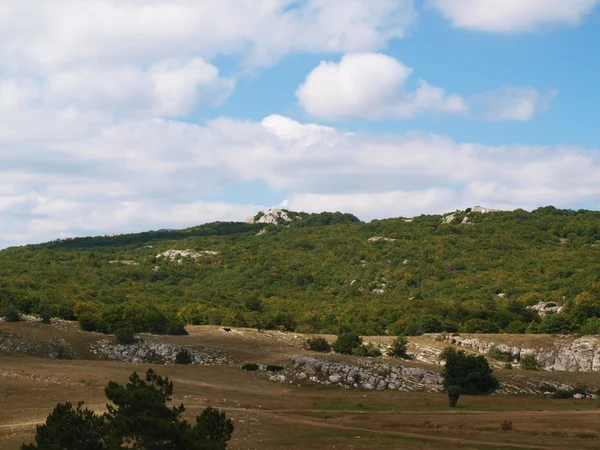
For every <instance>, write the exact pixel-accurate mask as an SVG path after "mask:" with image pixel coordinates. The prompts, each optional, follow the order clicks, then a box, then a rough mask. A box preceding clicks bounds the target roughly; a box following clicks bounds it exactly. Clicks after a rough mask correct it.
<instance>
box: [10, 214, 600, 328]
mask: <svg viewBox="0 0 600 450" xmlns="http://www.w3.org/2000/svg"><path fill="white" fill-rule="evenodd" d="M285 213H286V215H285V216H278V217H277V218H276V219H277V220H272V221H271V222H274V223H268V222H269V221H265V220H266V219H265V217H263V215H257V216H256V217H255V218H253V219H252V220H250V221H249V222H251V223H223V222H218V223H212V224H207V225H204V226H199V227H194V228H189V229H186V230H177V231H174V230H161V231H155V232H145V233H139V234H130V235H121V236H114V237H95V238H79V239H72V240H62V241H54V242H50V243H46V244H41V245H29V246H24V247H18V248H10V249H7V250H3V251H1V252H0V308H1V309H0V313H1V314H3V315H5V316H7V315H8V316H14V312H15V310H19V311H21V312H26V313H35V314H42V315H48V314H52V315H58V316H59V317H63V318H69V319H73V318H77V319H78V320H79V321H80V322H81V324H82V327H84V328H85V329H89V330H98V331H103V332H110V331H114V330H115V329H117V328H122V327H133V328H135V329H136V330H138V331H151V332H159V333H160V332H170V333H177V332H181V330H182V325H183V324H184V323H193V324H204V323H210V324H222V325H231V326H244V325H247V326H260V327H267V328H273V327H277V328H285V329H297V330H299V331H304V332H337V331H338V329H339V328H340V326H348V327H351V328H354V329H355V330H357V331H359V332H361V333H374V334H377V333H384V332H386V330H387V331H388V332H390V331H391V332H393V333H407V334H418V333H422V332H435V331H447V332H455V331H464V332H478V331H480V332H502V331H505V332H525V331H527V332H550V333H557V332H584V333H598V332H599V331H600V320H598V317H599V316H600V242H599V240H600V213H599V212H596V211H571V210H558V209H555V208H553V207H546V208H540V209H537V210H535V211H533V212H526V211H523V210H517V211H513V212H488V213H480V212H475V211H471V210H467V211H459V212H456V213H454V214H453V216H451V217H447V216H439V215H428V216H420V217H416V218H414V219H412V220H410V219H403V218H398V219H387V220H378V221H373V222H370V223H363V222H360V221H359V220H358V219H357V218H356V217H354V216H352V215H349V214H340V213H323V214H312V215H310V214H302V213H290V212H285ZM282 217H283V218H282ZM465 217H466V218H467V219H465ZM280 219H281V220H280ZM159 255H160V256H159ZM541 301H543V302H546V303H554V304H556V305H557V306H564V307H565V308H564V310H563V311H562V312H561V313H559V314H554V315H549V316H548V317H547V318H545V319H543V320H542V319H541V318H540V317H539V315H538V314H537V313H535V312H534V311H532V310H531V309H528V308H527V307H528V306H531V305H535V304H538V303H539V302H541ZM548 306H549V307H551V306H554V305H551V304H549V305H548ZM11 313H13V314H11Z"/></svg>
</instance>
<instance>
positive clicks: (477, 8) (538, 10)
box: [426, 0, 600, 33]
mask: <svg viewBox="0 0 600 450" xmlns="http://www.w3.org/2000/svg"><path fill="white" fill-rule="evenodd" d="M599 3H600V1H599V0H427V2H426V5H429V6H430V7H432V8H435V9H437V10H438V11H439V12H440V13H441V14H442V15H443V16H444V17H446V18H447V19H449V20H450V21H451V22H452V25H453V26H455V27H457V28H466V29H469V30H476V31H486V32H493V33H520V32H530V31H534V30H536V29H538V28H540V27H545V26H558V25H561V26H575V25H578V24H579V23H580V22H581V21H582V20H583V19H584V18H585V16H586V15H587V14H589V13H590V12H591V11H592V10H593V9H594V8H595V7H596V5H598V4H599Z"/></svg>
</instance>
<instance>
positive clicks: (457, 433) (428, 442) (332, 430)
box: [0, 323, 600, 450]
mask: <svg viewBox="0 0 600 450" xmlns="http://www.w3.org/2000/svg"><path fill="white" fill-rule="evenodd" d="M188 331H189V333H190V335H189V336H179V337H164V338H161V339H162V340H164V341H165V342H172V343H177V344H184V345H186V346H202V347H210V348H215V349H219V350H222V351H225V352H227V353H228V354H230V355H231V356H232V358H233V359H234V360H235V361H236V362H235V363H233V364H228V365H213V366H174V365H167V366H154V369H155V370H156V371H157V372H158V373H159V374H161V375H167V376H169V378H171V379H172V380H173V382H174V384H175V398H174V401H175V402H177V403H181V402H182V403H184V404H185V406H186V408H187V413H188V414H189V415H190V416H192V415H195V414H197V413H198V412H199V411H200V410H201V409H202V408H204V407H206V406H208V405H212V406H215V407H217V408H220V409H222V410H225V411H227V413H228V415H230V416H231V417H232V418H233V419H234V421H235V432H234V437H233V439H232V441H231V444H230V448H232V449H279V448H286V449H298V450H299V449H396V448H407V449H446V450H447V449H454V448H457V449H518V448H535V449H597V448H600V401H598V400H575V399H568V400H554V399H549V398H541V397H536V396H525V395H522V396H479V397H468V396H463V397H461V399H460V401H459V407H458V408H455V409H451V408H449V407H448V405H447V398H446V395H445V394H431V393H403V392H388V391H384V392H367V391H362V390H348V389H339V388H331V387H321V386H311V385H306V384H302V385H299V384H297V383H285V384H280V383H276V382H272V381H268V380H267V379H265V376H264V374H261V373H256V372H246V371H243V370H241V369H240V366H241V364H243V363H244V362H247V361H249V362H257V363H275V364H277V363H278V364H289V358H290V356H292V355H296V354H302V353H309V352H307V351H305V350H303V349H302V344H303V342H304V337H303V336H301V335H296V334H293V333H287V334H285V333H280V332H267V333H258V332H256V331H254V330H232V331H231V332H225V331H223V330H222V329H220V328H218V327H190V328H189V330H188ZM0 332H10V333H13V334H17V335H19V336H22V337H23V338H24V339H26V340H28V341H31V342H35V341H36V340H40V339H57V338H62V339H65V340H66V341H67V342H69V343H70V344H71V345H72V346H73V347H74V348H75V350H76V352H77V354H78V356H79V357H81V358H88V359H76V360H55V359H50V358H43V357H41V356H42V355H37V356H31V355H1V354H0V449H3V450H13V449H17V448H19V445H20V444H21V443H22V442H24V441H27V440H29V439H31V437H32V435H33V432H34V430H35V425H36V424H37V423H40V422H41V421H43V420H44V419H45V417H46V416H47V414H48V413H49V412H50V411H51V409H52V408H53V407H54V405H55V404H56V403H57V402H64V401H67V400H70V401H72V402H77V401H78V400H84V401H85V402H86V404H87V405H88V407H92V408H94V409H96V410H98V411H102V410H103V408H104V405H105V398H104V392H103V389H104V386H105V385H106V383H107V382H108V381H109V380H115V381H119V382H124V381H126V380H127V378H128V376H129V375H130V374H131V372H133V371H134V370H135V371H138V372H144V371H145V370H146V369H147V367H148V366H147V365H143V364H131V363H122V362H112V361H101V360H98V359H94V358H95V357H94V356H93V355H92V354H91V353H89V352H88V350H87V346H88V344H89V342H90V341H93V340H97V339H101V338H102V336H101V335H96V334H91V333H83V332H80V331H79V330H77V329H76V327H74V326H70V325H63V326H61V327H52V326H48V325H41V324H35V323H18V324H6V323H0ZM340 358H341V359H343V357H340ZM403 364H404V363H403ZM429 368H432V367H431V366H429ZM513 372H515V373H513ZM497 374H498V376H499V377H500V378H501V379H506V377H512V380H513V381H514V379H515V378H518V377H519V376H537V377H541V378H549V379H554V380H566V379H568V380H571V381H576V382H579V383H581V384H586V385H588V386H596V385H598V384H599V381H600V380H598V378H600V377H599V376H598V374H562V373H535V374H533V375H530V374H529V373H525V372H520V371H519V372H518V373H517V371H497ZM504 421H511V422H512V424H513V430H512V431H510V432H505V431H502V430H501V428H500V424H501V423H502V422H504Z"/></svg>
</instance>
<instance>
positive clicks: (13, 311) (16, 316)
mask: <svg viewBox="0 0 600 450" xmlns="http://www.w3.org/2000/svg"><path fill="white" fill-rule="evenodd" d="M2 315H3V316H4V320H5V321H6V322H19V321H20V320H21V314H20V313H19V311H18V310H17V308H15V307H14V306H9V307H7V308H6V309H5V310H4V312H3V314H2Z"/></svg>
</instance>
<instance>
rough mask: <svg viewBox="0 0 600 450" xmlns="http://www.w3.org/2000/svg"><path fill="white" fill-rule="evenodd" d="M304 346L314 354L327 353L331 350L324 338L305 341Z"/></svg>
mask: <svg viewBox="0 0 600 450" xmlns="http://www.w3.org/2000/svg"><path fill="white" fill-rule="evenodd" d="M306 345H307V346H308V349H309V350H312V351H314V352H328V351H330V350H331V345H329V342H327V340H326V339H325V338H324V337H319V336H315V337H312V338H309V339H307V340H306Z"/></svg>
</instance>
